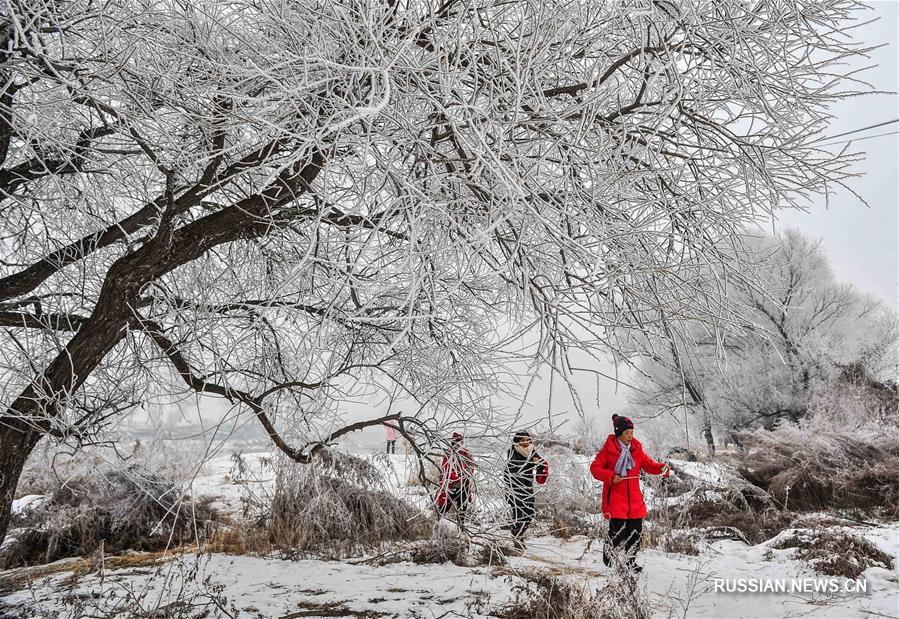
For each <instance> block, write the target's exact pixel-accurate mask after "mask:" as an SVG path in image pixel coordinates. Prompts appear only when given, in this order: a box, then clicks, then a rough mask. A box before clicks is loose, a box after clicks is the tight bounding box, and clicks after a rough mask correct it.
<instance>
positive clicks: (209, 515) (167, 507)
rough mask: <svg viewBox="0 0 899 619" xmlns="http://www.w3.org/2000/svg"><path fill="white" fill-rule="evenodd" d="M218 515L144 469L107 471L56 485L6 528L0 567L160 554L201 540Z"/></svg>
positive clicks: (204, 503) (172, 484)
mask: <svg viewBox="0 0 899 619" xmlns="http://www.w3.org/2000/svg"><path fill="white" fill-rule="evenodd" d="M218 517H219V516H218V513H217V512H216V511H215V510H214V509H212V508H211V507H210V506H209V501H207V500H202V501H199V502H194V501H191V500H190V498H189V497H186V496H185V495H184V493H183V491H182V489H181V487H180V486H179V485H178V484H177V483H175V482H172V481H169V480H165V479H162V478H160V477H158V476H156V475H154V474H153V473H151V472H149V471H147V470H146V469H143V468H142V467H139V466H136V465H131V466H127V467H120V468H105V469H100V470H97V471H92V472H90V474H82V475H79V476H76V477H74V478H72V479H69V480H68V481H66V482H64V483H58V484H57V486H56V488H55V489H52V491H51V492H50V493H49V498H48V500H46V501H44V502H43V503H41V504H40V505H39V506H38V507H35V508H34V509H30V510H27V511H26V512H23V513H22V514H18V515H16V516H15V517H14V519H13V520H12V526H13V527H16V528H18V530H16V531H14V533H13V535H12V539H11V541H10V542H9V543H8V544H6V545H5V546H4V548H3V551H2V553H0V567H2V568H3V569H8V568H11V567H17V566H22V565H34V564H38V563H48V562H51V561H55V560H57V559H61V558H64V557H73V556H81V555H85V554H88V553H91V552H93V551H95V550H97V549H99V548H101V547H102V548H103V550H104V551H105V552H113V553H114V552H120V551H123V550H159V549H162V548H166V547H169V546H174V545H179V544H182V543H195V542H199V541H201V540H202V539H205V538H206V537H207V536H208V534H209V533H210V530H211V528H212V525H213V524H214V523H215V522H216V521H217V520H218Z"/></svg>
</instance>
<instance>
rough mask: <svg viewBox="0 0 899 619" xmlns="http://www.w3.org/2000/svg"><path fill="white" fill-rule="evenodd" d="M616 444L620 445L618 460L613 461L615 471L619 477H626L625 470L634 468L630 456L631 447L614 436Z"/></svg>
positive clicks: (632, 459)
mask: <svg viewBox="0 0 899 619" xmlns="http://www.w3.org/2000/svg"><path fill="white" fill-rule="evenodd" d="M615 440H617V441H618V446H619V447H621V455H620V456H618V462H616V463H615V472H616V473H617V474H618V476H619V477H627V472H628V471H629V470H631V469H632V468H634V458H633V456H631V448H630V446H629V445H625V444H624V443H622V442H621V439H620V438H616V439H615Z"/></svg>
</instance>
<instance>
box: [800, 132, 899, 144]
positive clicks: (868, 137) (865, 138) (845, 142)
mask: <svg viewBox="0 0 899 619" xmlns="http://www.w3.org/2000/svg"><path fill="white" fill-rule="evenodd" d="M897 134H899V131H887V132H886V133H876V134H874V135H866V136H864V137H861V138H852V139H851V140H840V141H839V142H828V143H827V144H818V145H817V147H818V148H823V147H824V146H836V145H837V144H849V143H850V142H861V141H862V140H870V139H871V138H882V137H883V136H885V135H897ZM834 137H837V136H834Z"/></svg>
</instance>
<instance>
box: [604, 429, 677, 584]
mask: <svg viewBox="0 0 899 619" xmlns="http://www.w3.org/2000/svg"><path fill="white" fill-rule="evenodd" d="M612 425H613V426H614V428H615V434H610V435H609V437H608V438H607V439H606V443H605V445H603V447H602V449H600V450H599V453H597V454H596V458H594V460H593V464H591V465H590V473H592V474H593V477H595V478H596V479H598V480H599V481H601V482H602V515H603V518H606V519H607V520H608V521H609V540H608V544H611V545H612V547H617V546H618V545H620V544H622V543H623V544H624V549H625V556H626V557H627V565H628V567H629V568H631V569H632V570H633V571H634V572H637V573H639V572H641V571H642V570H643V568H642V567H640V566H639V565H637V563H636V558H637V550H638V549H639V548H640V540H641V538H642V537H643V519H644V518H645V517H646V503H644V502H643V493H642V492H641V491H640V471H641V470H643V471H646V472H647V473H650V474H652V475H665V476H666V477H667V476H668V471H669V470H670V467H669V466H668V465H667V464H664V463H662V462H656V461H655V460H653V459H652V458H650V457H649V456H647V455H646V452H644V451H643V446H642V445H641V444H640V441H638V440H637V439H636V438H634V423H633V422H632V421H631V420H630V419H628V418H627V417H621V416H619V415H612ZM602 559H603V562H604V563H605V564H606V565H607V566H608V565H611V557H610V556H609V552H608V547H604V548H603V553H602Z"/></svg>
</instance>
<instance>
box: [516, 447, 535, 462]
mask: <svg viewBox="0 0 899 619" xmlns="http://www.w3.org/2000/svg"><path fill="white" fill-rule="evenodd" d="M512 447H514V448H515V451H517V452H518V454H519V455H520V456H521V457H522V458H524V459H525V460H530V459H531V456H533V455H534V446H533V445H528V448H527V449H522V447H521V444H520V443H512Z"/></svg>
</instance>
